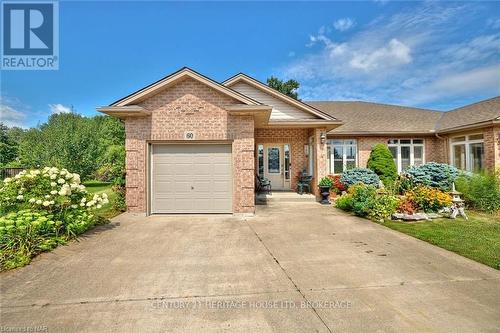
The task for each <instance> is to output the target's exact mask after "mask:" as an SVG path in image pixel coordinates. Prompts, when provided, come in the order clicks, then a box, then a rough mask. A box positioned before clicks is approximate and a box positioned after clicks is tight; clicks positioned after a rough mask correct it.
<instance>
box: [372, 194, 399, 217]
mask: <svg viewBox="0 0 500 333" xmlns="http://www.w3.org/2000/svg"><path fill="white" fill-rule="evenodd" d="M398 206H399V199H398V198H397V197H396V196H394V195H390V194H382V195H377V196H376V197H375V200H373V202H372V205H371V207H370V209H369V210H368V217H369V218H370V219H372V220H374V221H377V222H380V221H384V219H386V218H388V217H389V216H391V215H392V214H394V213H395V212H396V209H397V207H398Z"/></svg>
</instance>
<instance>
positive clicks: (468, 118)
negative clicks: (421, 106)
mask: <svg viewBox="0 0 500 333" xmlns="http://www.w3.org/2000/svg"><path fill="white" fill-rule="evenodd" d="M498 120H500V96H497V97H493V98H490V99H487V100H484V101H480V102H477V103H473V104H469V105H466V106H463V107H460V108H456V109H454V110H451V111H448V112H444V113H443V116H442V117H441V119H440V120H439V122H438V126H437V129H438V131H451V130H453V129H460V128H464V127H471V126H480V125H484V124H488V123H491V122H496V121H498Z"/></svg>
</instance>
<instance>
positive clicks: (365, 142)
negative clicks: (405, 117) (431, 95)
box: [328, 135, 446, 168]
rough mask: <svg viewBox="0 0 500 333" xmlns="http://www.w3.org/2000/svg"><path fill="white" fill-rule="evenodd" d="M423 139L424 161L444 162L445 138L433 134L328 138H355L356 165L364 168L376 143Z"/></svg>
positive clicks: (330, 137) (385, 143)
mask: <svg viewBox="0 0 500 333" xmlns="http://www.w3.org/2000/svg"><path fill="white" fill-rule="evenodd" d="M405 138H406V139H423V140H424V153H425V162H440V163H446V140H445V139H444V138H441V139H440V138H437V137H435V136H418V135H414V136H401V135H394V136H352V137H333V136H329V137H328V139H355V140H357V144H358V167H362V168H365V167H366V164H367V163H368V158H370V153H371V151H372V148H373V146H375V145H376V144H384V145H387V141H388V140H390V139H405Z"/></svg>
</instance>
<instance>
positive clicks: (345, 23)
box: [333, 17, 356, 31]
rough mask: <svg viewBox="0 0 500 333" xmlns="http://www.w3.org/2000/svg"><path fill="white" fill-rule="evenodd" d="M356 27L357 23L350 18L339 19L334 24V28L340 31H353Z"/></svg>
mask: <svg viewBox="0 0 500 333" xmlns="http://www.w3.org/2000/svg"><path fill="white" fill-rule="evenodd" d="M355 25H356V22H355V21H354V20H352V19H350V18H348V17H346V18H341V19H338V20H337V21H335V22H333V27H334V28H335V29H337V30H338V31H346V30H349V29H351V28H352V27H354V26H355Z"/></svg>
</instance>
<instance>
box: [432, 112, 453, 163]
mask: <svg viewBox="0 0 500 333" xmlns="http://www.w3.org/2000/svg"><path fill="white" fill-rule="evenodd" d="M443 117H444V111H443V114H441V116H440V117H439V119H438V121H437V122H436V126H435V127H434V136H435V137H436V138H438V139H440V140H442V141H445V140H446V138H443V137H442V136H439V133H438V131H439V127H440V125H441V120H442V119H443ZM445 143H446V142H445ZM444 153H445V155H446V156H445V159H446V160H447V162H446V163H449V160H450V152H449V151H448V145H447V144H445V148H444Z"/></svg>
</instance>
